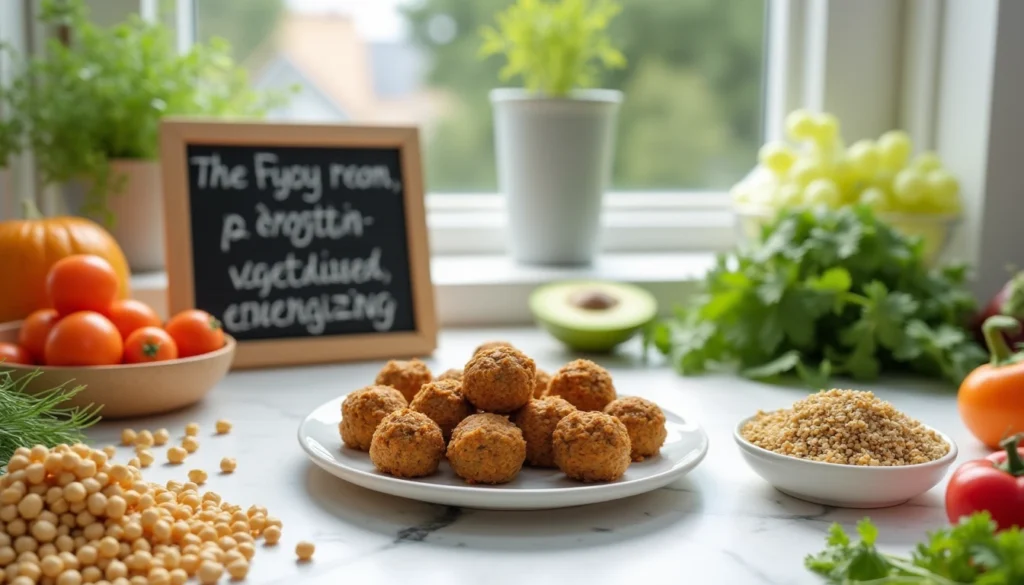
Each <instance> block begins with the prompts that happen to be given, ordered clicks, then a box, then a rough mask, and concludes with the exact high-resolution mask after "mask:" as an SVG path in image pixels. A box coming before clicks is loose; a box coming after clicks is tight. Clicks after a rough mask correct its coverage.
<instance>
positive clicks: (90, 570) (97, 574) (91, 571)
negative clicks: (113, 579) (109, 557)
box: [82, 567, 103, 583]
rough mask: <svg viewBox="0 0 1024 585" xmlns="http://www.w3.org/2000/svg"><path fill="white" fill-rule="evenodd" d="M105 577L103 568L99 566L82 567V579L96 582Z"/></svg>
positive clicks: (87, 581) (86, 581)
mask: <svg viewBox="0 0 1024 585" xmlns="http://www.w3.org/2000/svg"><path fill="white" fill-rule="evenodd" d="M102 578H103V570H102V569H100V568H99V567H86V568H84V569H82V581H83V582H85V583H95V582H97V581H99V580H100V579H102Z"/></svg>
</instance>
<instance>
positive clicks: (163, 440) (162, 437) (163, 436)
mask: <svg viewBox="0 0 1024 585" xmlns="http://www.w3.org/2000/svg"><path fill="white" fill-rule="evenodd" d="M170 439H171V433H170V432H169V431H168V430H167V429H157V430H155V431H153V444H154V445H156V446H157V447H162V446H163V445H166V444H167V441H169V440H170Z"/></svg>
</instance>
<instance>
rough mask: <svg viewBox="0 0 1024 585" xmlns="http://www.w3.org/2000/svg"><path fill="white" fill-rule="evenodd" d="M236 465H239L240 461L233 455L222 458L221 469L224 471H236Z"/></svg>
mask: <svg viewBox="0 0 1024 585" xmlns="http://www.w3.org/2000/svg"><path fill="white" fill-rule="evenodd" d="M236 467H238V463H236V462H235V460H234V459H233V458H231V457H225V458H223V459H221V460H220V470H221V471H222V472H223V473H234V472H235V468H236Z"/></svg>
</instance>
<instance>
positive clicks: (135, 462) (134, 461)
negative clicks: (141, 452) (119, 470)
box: [128, 457, 142, 469]
mask: <svg viewBox="0 0 1024 585" xmlns="http://www.w3.org/2000/svg"><path fill="white" fill-rule="evenodd" d="M128 467H134V468H136V469H138V468H140V467H142V462H141V461H139V458H138V457H132V458H131V459H129V460H128Z"/></svg>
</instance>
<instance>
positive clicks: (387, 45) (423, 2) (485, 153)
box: [144, 0, 766, 193]
mask: <svg viewBox="0 0 1024 585" xmlns="http://www.w3.org/2000/svg"><path fill="white" fill-rule="evenodd" d="M178 1H181V2H184V1H187V0H178ZM510 1H511V0H473V1H467V0H419V1H410V0H193V2H194V3H193V4H192V5H190V6H187V7H185V8H186V9H189V10H192V11H193V14H192V22H194V35H193V36H194V38H196V39H197V40H200V41H206V40H208V39H210V38H211V37H213V36H221V37H223V38H225V39H227V40H228V41H229V42H230V43H231V44H232V46H233V48H234V54H235V57H236V59H238V60H239V61H240V62H241V63H243V64H244V65H245V66H246V68H247V69H248V71H249V73H250V78H251V81H252V83H253V84H254V85H255V86H257V87H282V86H287V85H291V84H298V85H299V86H300V87H301V88H302V89H301V93H300V94H298V95H297V96H295V98H294V99H293V101H292V103H291V104H290V105H288V106H287V107H285V108H282V109H280V110H278V111H275V112H273V113H272V115H271V117H272V118H275V119H283V120H289V119H291V120H326V121H348V120H352V121H358V122H370V123H373V122H388V123H393V122H397V123H409V124H416V125H419V126H420V127H421V128H422V130H423V137H424V140H423V142H424V145H423V147H424V157H425V161H426V162H425V164H426V169H425V173H426V177H427V189H428V191H430V192H432V193H491V192H494V191H496V189H497V182H496V178H495V168H494V155H493V151H494V148H493V135H492V124H491V108H490V104H489V101H488V91H489V90H490V89H491V88H493V87H495V86H497V85H500V82H499V81H498V69H499V68H500V66H501V61H500V59H497V58H493V59H489V60H486V61H481V60H479V59H478V58H477V50H478V47H479V35H478V34H477V31H478V30H479V28H480V27H481V26H483V25H484V24H490V23H492V22H493V20H494V15H495V14H496V13H497V12H498V11H499V10H501V9H502V8H504V7H505V6H507V5H508V4H509V3H510ZM144 4H145V2H144ZM765 4H766V2H765V1H764V0H628V1H625V2H622V5H623V11H622V13H621V14H620V15H619V16H618V17H616V19H615V21H614V23H613V26H614V30H613V33H614V35H615V38H616V39H617V40H618V42H619V44H620V47H621V48H622V50H623V52H624V53H625V55H626V57H627V59H628V61H629V66H628V67H627V68H626V69H623V70H617V71H614V72H611V73H610V74H609V75H607V76H606V79H605V83H604V85H605V86H607V87H613V88H617V89H621V90H623V91H624V92H625V94H626V99H625V101H624V103H623V105H622V109H621V111H620V117H619V130H618V139H617V155H616V158H615V162H614V171H613V186H612V187H613V189H614V190H619V191H672V192H676V193H686V192H689V193H692V192H693V191H707V190H713V191H718V192H723V191H725V190H726V189H727V188H728V187H729V186H730V185H731V184H733V183H734V182H735V181H736V180H738V179H739V178H740V177H741V176H742V175H743V174H744V173H745V172H747V170H749V168H750V165H751V161H753V160H754V158H755V156H756V152H757V148H758V146H759V145H760V143H761V142H762V132H761V128H762V119H761V118H762V115H761V113H762V106H761V104H762V94H763V92H762V85H763V83H762V80H763V77H764V76H763V73H762V68H763V67H762V63H763V61H764V50H763V47H764V29H765V13H766V8H765ZM159 6H160V8H159V10H160V15H159V17H160V18H161V19H162V20H163V21H164V22H166V23H168V24H172V25H174V24H176V23H178V22H181V19H180V18H179V16H180V15H179V14H178V13H177V10H176V9H177V8H178V7H177V6H175V0H161V1H160V3H159Z"/></svg>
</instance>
